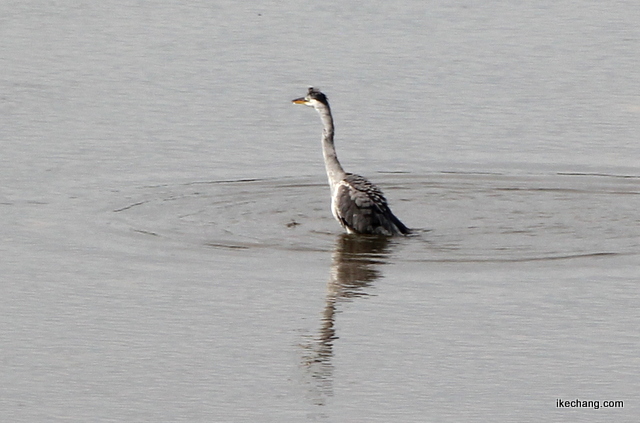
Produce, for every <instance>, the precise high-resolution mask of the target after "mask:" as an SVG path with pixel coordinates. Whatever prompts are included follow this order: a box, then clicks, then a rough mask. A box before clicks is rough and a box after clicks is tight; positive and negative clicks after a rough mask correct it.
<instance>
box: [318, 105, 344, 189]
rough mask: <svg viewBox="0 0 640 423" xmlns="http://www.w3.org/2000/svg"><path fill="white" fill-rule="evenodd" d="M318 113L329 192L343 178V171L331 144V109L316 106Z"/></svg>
mask: <svg viewBox="0 0 640 423" xmlns="http://www.w3.org/2000/svg"><path fill="white" fill-rule="evenodd" d="M316 110H318V113H319V114H320V118H321V119H322V125H323V127H324V128H323V130H322V154H323V156H324V166H325V169H326V171H327V178H329V185H330V186H331V192H333V191H334V189H335V187H336V186H337V185H338V183H339V182H340V181H341V180H343V179H344V177H345V171H344V169H342V166H341V165H340V162H339V161H338V156H337V154H336V148H335V146H334V144H333V135H334V132H335V131H334V127H333V117H332V116H331V109H330V108H329V106H325V105H324V104H323V105H322V107H318V108H317V109H316Z"/></svg>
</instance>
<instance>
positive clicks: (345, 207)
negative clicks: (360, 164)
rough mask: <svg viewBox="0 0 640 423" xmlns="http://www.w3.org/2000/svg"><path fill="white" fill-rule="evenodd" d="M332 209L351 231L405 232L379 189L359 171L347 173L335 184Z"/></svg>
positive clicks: (404, 228) (382, 233)
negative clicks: (359, 173)
mask: <svg viewBox="0 0 640 423" xmlns="http://www.w3.org/2000/svg"><path fill="white" fill-rule="evenodd" d="M334 213H335V214H336V217H337V218H338V220H339V221H340V223H341V224H342V225H343V226H344V227H345V228H347V229H348V230H350V231H352V232H356V233H364V234H380V235H393V234H394V233H397V232H401V233H406V232H408V229H407V228H406V227H405V226H404V225H403V224H402V223H401V222H400V221H399V220H398V219H397V218H396V217H395V216H394V215H393V213H391V210H390V209H389V206H388V205H387V200H386V199H385V198H384V195H383V194H382V191H380V189H379V188H378V187H376V186H375V185H373V184H372V183H371V182H369V181H368V180H367V179H365V178H363V177H362V176H359V175H354V174H351V173H348V174H347V176H346V177H345V178H344V179H343V180H342V181H340V183H339V184H338V187H337V189H336V193H335V199H334ZM405 231H406V232H405Z"/></svg>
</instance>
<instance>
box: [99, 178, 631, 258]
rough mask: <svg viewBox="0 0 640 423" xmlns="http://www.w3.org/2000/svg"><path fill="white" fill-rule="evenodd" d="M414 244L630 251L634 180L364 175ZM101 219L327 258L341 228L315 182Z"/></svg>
mask: <svg viewBox="0 0 640 423" xmlns="http://www.w3.org/2000/svg"><path fill="white" fill-rule="evenodd" d="M372 179H373V181H374V182H376V183H378V184H379V185H380V186H381V188H382V189H383V190H384V192H385V194H386V196H387V198H388V200H389V202H390V204H391V206H392V208H393V210H394V213H395V214H396V215H398V216H399V217H400V218H401V220H403V222H405V224H407V225H408V226H410V227H412V228H414V229H415V235H413V236H410V237H407V238H398V239H395V240H394V243H397V244H401V245H402V247H401V248H400V249H398V253H397V256H398V257H397V259H399V260H406V261H443V262H448V261H451V262H467V261H487V262H491V261H529V260H557V259H569V258H573V257H585V256H603V255H610V254H616V255H617V254H639V253H640V212H638V210H640V178H639V177H635V176H615V175H593V174H591V175H589V174H552V175H505V174H494V173H455V172H452V173H434V174H410V173H406V174H397V173H386V174H379V175H375V177H374V178H372ZM129 198H130V199H129V200H128V201H127V202H123V203H122V204H120V205H119V206H118V207H115V208H114V209H113V210H112V211H111V219H112V220H113V221H114V222H118V226H119V227H120V228H124V230H126V231H129V232H135V233H138V234H140V235H141V236H155V237H157V238H158V241H159V242H162V240H163V239H170V240H173V241H178V242H182V243H186V244H192V245H193V244H196V245H201V246H202V247H209V248H223V249H239V250H242V249H252V248H273V249H282V250H300V249H303V250H312V251H314V250H316V251H331V250H332V248H333V246H334V244H335V238H336V235H338V234H340V233H341V228H340V227H339V226H338V224H337V223H336V222H335V221H334V220H333V217H332V216H331V212H330V208H329V189H328V187H327V185H326V183H325V181H324V180H323V179H322V178H319V177H295V178H274V179H247V180H235V181H208V182H207V181H205V182H190V183H184V184H176V185H162V186H155V187H140V188H139V189H137V190H136V192H135V193H133V194H131V195H130V196H129Z"/></svg>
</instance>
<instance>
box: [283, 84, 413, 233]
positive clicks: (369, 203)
mask: <svg viewBox="0 0 640 423" xmlns="http://www.w3.org/2000/svg"><path fill="white" fill-rule="evenodd" d="M293 103H295V104H306V105H308V106H312V107H314V108H315V109H316V111H317V112H318V113H319V114H320V118H321V119H322V123H323V131H322V153H323V156H324V162H325V168H326V171H327V177H328V179H329V186H330V187H331V211H332V212H333V215H334V217H335V218H336V220H337V221H338V222H339V223H340V224H341V225H342V227H343V228H345V230H346V231H347V232H349V233H358V234H372V235H387V236H391V235H400V234H402V235H406V234H408V233H409V232H410V230H409V228H407V227H406V226H405V225H404V224H403V223H402V222H400V220H399V219H398V218H397V217H396V216H395V215H394V214H393V213H392V212H391V209H390V208H389V205H388V204H387V200H386V199H385V198H384V195H383V194H382V191H380V189H379V188H378V187H377V186H375V185H374V184H372V183H371V182H369V181H368V180H367V179H365V178H363V177H362V176H359V175H354V174H352V173H346V172H345V171H344V170H343V169H342V166H341V165H340V162H339V161H338V157H337V155H336V150H335V147H334V143H333V136H334V132H335V131H334V125H333V117H332V115H331V108H330V107H329V101H328V100H327V97H326V96H325V95H324V94H323V93H321V92H320V91H318V90H316V89H315V88H309V92H308V94H307V95H306V96H305V97H301V98H298V99H295V100H293Z"/></svg>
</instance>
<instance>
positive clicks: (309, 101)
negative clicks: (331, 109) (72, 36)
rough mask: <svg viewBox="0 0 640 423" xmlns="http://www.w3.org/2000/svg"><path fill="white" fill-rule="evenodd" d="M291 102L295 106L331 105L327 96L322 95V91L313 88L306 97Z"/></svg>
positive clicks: (310, 88)
mask: <svg viewBox="0 0 640 423" xmlns="http://www.w3.org/2000/svg"><path fill="white" fill-rule="evenodd" d="M291 102H292V103H294V104H305V105H307V106H311V107H316V106H318V105H319V104H323V105H325V106H328V105H329V101H328V100H327V96H326V95H324V94H323V93H321V92H320V90H318V89H316V88H313V87H309V91H308V92H307V95H306V96H304V97H300V98H296V99H295V100H291Z"/></svg>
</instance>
